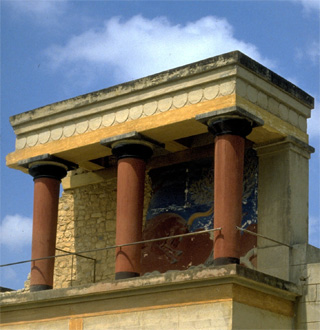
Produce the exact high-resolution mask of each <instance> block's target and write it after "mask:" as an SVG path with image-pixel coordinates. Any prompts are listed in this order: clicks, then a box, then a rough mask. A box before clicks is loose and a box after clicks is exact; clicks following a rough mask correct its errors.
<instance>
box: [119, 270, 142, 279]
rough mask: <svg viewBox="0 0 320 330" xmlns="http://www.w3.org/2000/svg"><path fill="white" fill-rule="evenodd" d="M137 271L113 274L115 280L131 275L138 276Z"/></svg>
mask: <svg viewBox="0 0 320 330" xmlns="http://www.w3.org/2000/svg"><path fill="white" fill-rule="evenodd" d="M139 276H140V274H139V273H134V272H118V273H116V275H115V279H116V280H123V279H125V278H131V277H139Z"/></svg>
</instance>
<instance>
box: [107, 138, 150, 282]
mask: <svg viewBox="0 0 320 330" xmlns="http://www.w3.org/2000/svg"><path fill="white" fill-rule="evenodd" d="M112 151H113V153H114V154H115V155H116V156H117V158H118V175H117V178H118V179H117V180H118V182H117V223H116V244H117V245H120V244H127V243H132V242H138V241H141V234H142V217H143V201H144V182H145V168H146V160H147V159H148V158H149V157H150V156H151V154H152V149H151V148H150V147H149V146H147V145H144V144H142V143H132V142H130V143H126V142H121V143H119V144H116V145H115V146H113V148H112ZM140 258H141V245H130V246H125V247H121V248H117V249H116V265H115V273H116V274H115V278H116V279H124V278H130V277H136V276H140Z"/></svg>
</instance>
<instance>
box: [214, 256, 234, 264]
mask: <svg viewBox="0 0 320 330" xmlns="http://www.w3.org/2000/svg"><path fill="white" fill-rule="evenodd" d="M213 264H214V265H215V266H223V265H229V264H240V259H239V258H230V257H221V258H217V259H214V261H213Z"/></svg>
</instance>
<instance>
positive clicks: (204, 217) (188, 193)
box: [141, 149, 258, 273]
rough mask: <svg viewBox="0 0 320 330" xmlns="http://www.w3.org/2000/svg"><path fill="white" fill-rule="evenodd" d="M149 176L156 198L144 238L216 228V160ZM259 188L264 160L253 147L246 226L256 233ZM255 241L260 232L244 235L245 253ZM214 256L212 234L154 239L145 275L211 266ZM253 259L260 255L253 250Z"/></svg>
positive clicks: (145, 257)
mask: <svg viewBox="0 0 320 330" xmlns="http://www.w3.org/2000/svg"><path fill="white" fill-rule="evenodd" d="M149 177H150V180H151V185H152V197H151V200H150V203H149V207H148V211H147V218H146V225H145V228H144V231H143V239H144V240H147V239H152V238H158V237H165V236H171V235H177V234H183V233H192V232H196V231H200V230H206V229H212V228H213V227H214V226H213V225H214V214H213V208H214V192H213V184H214V171H213V160H212V158H210V159H209V158H208V159H200V160H195V161H191V162H186V163H181V164H177V165H172V166H167V167H163V168H158V169H154V170H151V171H150V172H149ZM257 189H258V158H257V156H256V153H255V151H254V150H253V149H247V150H246V153H245V167H244V189H243V201H242V210H243V217H242V224H241V225H242V227H243V228H245V229H249V230H252V231H256V225H257ZM255 245H256V237H255V236H252V235H248V234H241V247H239V248H240V249H241V255H246V254H248V252H249V251H250V250H252V249H253V248H254V246H255ZM212 256H213V241H212V235H210V234H209V233H205V234H198V235H191V236H188V237H184V238H175V239H167V240H165V241H161V242H153V243H148V244H145V245H144V246H143V248H142V260H141V261H142V273H148V272H153V271H159V272H165V271H167V270H183V269H187V268H189V267H191V266H197V265H199V264H205V265H209V264H211V263H212V262H213V258H212ZM252 257H254V255H252V253H251V254H249V258H251V259H252ZM249 261H250V260H249ZM251 261H252V260H251ZM251 261H250V262H251Z"/></svg>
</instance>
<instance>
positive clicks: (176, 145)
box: [1, 51, 320, 330]
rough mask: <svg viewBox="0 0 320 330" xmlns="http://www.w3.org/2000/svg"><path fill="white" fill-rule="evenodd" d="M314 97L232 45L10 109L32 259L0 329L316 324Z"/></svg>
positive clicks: (7, 297) (318, 259) (6, 299)
mask: <svg viewBox="0 0 320 330" xmlns="http://www.w3.org/2000/svg"><path fill="white" fill-rule="evenodd" d="M313 106H314V100H313V98H312V97H311V96H310V95H308V94H307V93H305V92H304V91H302V90H301V89H299V88H298V87H296V86H295V85H293V84H291V83H290V82H288V81H287V80H285V79H283V78H282V77H280V76H278V75H277V74H276V73H274V72H272V71H270V70H269V69H267V68H266V67H264V66H262V65H260V64H259V63H257V62H255V61H254V60H252V59H250V58H248V57H247V56H246V55H244V54H242V53H240V52H238V51H235V52H231V53H227V54H224V55H220V56H216V57H213V58H209V59H206V60H203V61H200V62H197V63H192V64H189V65H186V66H183V67H179V68H176V69H172V70H169V71H166V72H162V73H159V74H156V75H153V76H149V77H145V78H142V79H139V80H136V81H132V82H129V83H125V84H121V85H117V86H114V87H110V88H107V89H104V90H100V91H97V92H93V93H89V94H86V95H82V96H79V97H75V98H73V99H69V100H66V101H62V102H57V103H54V104H51V105H48V106H45V107H42V108H39V109H35V110H32V111H28V112H25V113H22V114H19V115H16V116H13V117H12V118H11V119H10V120H11V124H12V127H13V129H14V131H15V134H16V150H15V151H14V152H12V153H11V154H9V155H8V156H7V165H8V166H9V167H11V168H15V169H18V170H20V171H23V172H25V173H28V174H30V175H31V176H32V177H33V179H34V216H33V238H32V259H33V261H32V262H31V277H30V282H29V281H27V282H26V288H25V290H24V292H10V293H5V294H2V299H1V328H2V329H4V330H7V329H17V330H18V329H69V330H89V329H90V330H91V329H168V330H170V329H183V330H187V329H219V330H222V329H317V328H319V327H320V316H319V307H320V279H319V273H320V252H319V249H316V248H315V247H312V246H310V245H308V160H309V158H310V154H311V153H312V152H313V148H312V147H311V146H309V145H308V134H307V118H309V117H310V115H311V110H312V109H313ZM31 179H32V178H31V177H30V184H32V180H31ZM60 182H61V185H62V187H63V192H62V195H61V197H60V199H59V188H60ZM163 237H164V239H163ZM136 242H142V243H139V244H136ZM132 243H133V244H132ZM54 255H55V256H56V258H46V257H49V256H54Z"/></svg>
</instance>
